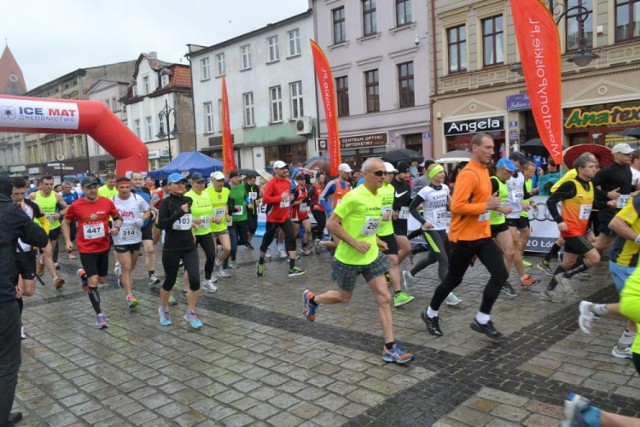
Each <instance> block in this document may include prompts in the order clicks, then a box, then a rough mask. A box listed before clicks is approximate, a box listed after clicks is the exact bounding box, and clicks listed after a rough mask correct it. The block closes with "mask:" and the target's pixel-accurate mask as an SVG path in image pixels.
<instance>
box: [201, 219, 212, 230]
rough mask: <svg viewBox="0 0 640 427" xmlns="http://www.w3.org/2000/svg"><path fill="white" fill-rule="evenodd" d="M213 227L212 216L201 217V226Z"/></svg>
mask: <svg viewBox="0 0 640 427" xmlns="http://www.w3.org/2000/svg"><path fill="white" fill-rule="evenodd" d="M209 227H211V217H209V216H203V217H202V218H200V228H209Z"/></svg>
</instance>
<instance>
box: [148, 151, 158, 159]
mask: <svg viewBox="0 0 640 427" xmlns="http://www.w3.org/2000/svg"><path fill="white" fill-rule="evenodd" d="M159 158H160V150H149V160H153V159H159Z"/></svg>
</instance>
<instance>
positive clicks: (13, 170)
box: [9, 165, 27, 173]
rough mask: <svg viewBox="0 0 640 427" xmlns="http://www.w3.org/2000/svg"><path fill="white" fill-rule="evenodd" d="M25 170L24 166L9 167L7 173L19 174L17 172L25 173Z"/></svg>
mask: <svg viewBox="0 0 640 427" xmlns="http://www.w3.org/2000/svg"><path fill="white" fill-rule="evenodd" d="M26 171H27V168H26V167H24V166H22V165H21V166H9V172H11V173H19V172H26Z"/></svg>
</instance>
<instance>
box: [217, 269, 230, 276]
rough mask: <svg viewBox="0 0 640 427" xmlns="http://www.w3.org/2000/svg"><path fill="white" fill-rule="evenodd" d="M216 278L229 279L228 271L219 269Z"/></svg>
mask: <svg viewBox="0 0 640 427" xmlns="http://www.w3.org/2000/svg"><path fill="white" fill-rule="evenodd" d="M218 277H224V278H227V277H231V274H229V270H227V269H224V268H221V269H220V270H219V271H218Z"/></svg>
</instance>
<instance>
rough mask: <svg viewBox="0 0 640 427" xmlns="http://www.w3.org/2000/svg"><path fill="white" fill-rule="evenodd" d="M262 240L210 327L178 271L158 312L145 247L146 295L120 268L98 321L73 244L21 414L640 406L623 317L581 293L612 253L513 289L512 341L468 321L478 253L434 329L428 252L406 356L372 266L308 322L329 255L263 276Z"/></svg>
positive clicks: (403, 333) (269, 418) (245, 421)
mask: <svg viewBox="0 0 640 427" xmlns="http://www.w3.org/2000/svg"><path fill="white" fill-rule="evenodd" d="M258 244H259V242H257V244H256V242H254V246H256V247H257V245H258ZM157 252H160V250H159V248H158V250H157ZM159 255H160V254H159V253H158V254H157V258H158V262H157V264H158V267H157V268H156V274H157V275H158V276H159V277H161V278H162V277H163V272H162V268H161V266H160V262H159V259H160V256H159ZM257 256H258V251H257V250H256V251H247V252H240V253H239V254H238V261H239V262H240V265H241V269H240V270H231V271H230V272H231V274H232V275H233V277H232V278H229V279H221V280H219V281H218V287H219V290H218V292H216V293H213V294H210V293H203V294H202V298H201V300H200V306H199V309H198V312H199V314H200V316H201V318H202V321H203V323H204V327H203V328H202V329H201V330H199V331H194V330H192V329H191V328H190V327H189V326H188V324H187V322H186V321H185V320H184V319H182V315H183V314H184V310H185V307H186V305H185V298H184V296H183V295H182V293H181V292H180V290H179V289H176V288H177V287H176V288H174V295H176V296H177V297H178V300H179V305H178V306H176V307H171V313H172V319H173V325H172V326H170V327H162V326H161V325H160V324H159V321H158V314H157V308H158V304H159V296H158V288H159V285H155V286H154V287H151V288H150V287H149V286H148V285H147V280H146V273H145V272H144V271H143V269H142V268H143V261H144V259H143V258H141V259H140V262H139V266H138V269H137V271H136V276H135V277H136V281H135V294H136V296H137V298H138V299H139V300H140V306H138V307H137V308H136V309H135V310H134V311H131V312H130V311H129V310H128V309H127V306H126V302H125V296H124V293H123V291H122V290H121V289H120V288H118V287H117V285H115V276H113V275H110V284H109V285H107V286H105V287H104V288H102V289H101V298H102V305H103V308H104V310H105V312H106V314H107V317H108V320H109V323H110V327H109V328H108V329H106V330H97V329H95V327H94V324H95V321H94V319H95V317H94V313H93V310H92V308H91V306H90V304H89V301H88V300H87V297H86V294H85V293H84V292H82V290H81V288H80V286H79V285H78V284H77V280H76V278H75V271H76V270H77V268H79V261H77V260H75V261H68V260H67V259H66V256H65V255H61V258H62V261H63V262H62V264H63V265H62V275H63V277H64V278H65V279H67V284H66V285H65V286H64V287H63V288H62V289H61V290H60V291H55V289H54V288H53V287H52V286H51V285H48V286H47V287H46V288H42V287H40V286H39V285H38V289H37V294H36V296H35V297H33V298H31V299H26V300H25V310H24V323H25V332H26V334H27V339H26V340H24V341H23V364H22V369H21V372H20V379H19V385H18V391H17V396H16V402H15V405H14V410H21V411H22V412H23V413H24V415H25V418H24V420H23V421H22V422H21V423H20V425H21V426H40V425H52V426H63V425H105V426H106V425H114V426H116V425H117V426H121V425H150V426H151V425H153V426H157V425H203V426H204V425H207V426H208V425H225V426H241V425H274V426H289V425H291V426H293V425H302V424H304V425H326V426H329V425H331V426H335V425H342V424H349V425H364V424H372V425H390V424H394V425H407V426H409V425H411V426H415V425H431V424H434V425H438V426H445V425H447V426H449V425H450V426H462V425H472V426H479V425H490V426H496V425H501V426H503V425H530V426H541V425H558V423H559V420H560V418H561V409H562V400H563V398H564V396H565V395H566V393H567V392H568V391H571V390H573V391H576V392H578V393H580V394H583V395H584V396H586V397H588V398H589V399H591V400H592V401H593V402H594V403H596V404H597V405H598V406H599V407H601V408H602V409H606V410H610V411H614V412H620V413H623V414H626V415H634V416H639V415H640V376H638V375H637V374H636V372H635V369H634V368H633V364H632V362H631V360H620V359H615V358H613V357H612V356H611V348H612V346H613V345H614V344H615V342H616V340H617V338H618V337H619V335H620V333H621V331H622V325H623V324H624V323H623V321H622V320H617V319H614V318H609V319H602V320H601V321H600V322H599V323H598V324H597V325H596V326H595V327H594V330H593V333H592V334H591V335H584V334H583V333H582V332H580V330H579V329H578V325H577V318H578V315H577V314H578V311H577V305H578V303H579V301H580V300H581V299H589V300H591V301H598V302H606V301H614V300H615V290H614V288H613V285H612V284H611V283H612V281H611V279H610V277H609V276H608V271H607V268H606V265H604V264H601V265H599V266H597V267H596V268H595V269H593V271H591V272H590V274H591V277H590V278H588V279H583V280H581V281H580V282H579V283H578V282H576V286H575V288H576V295H574V296H573V297H572V298H570V299H569V300H568V302H567V303H565V304H553V303H550V302H548V301H545V300H543V299H542V297H541V295H540V293H539V292H540V290H541V289H542V286H543V284H540V285H538V286H536V287H535V288H533V289H532V290H531V291H524V292H519V295H518V296H517V297H515V298H510V297H507V296H505V295H504V294H503V295H501V297H500V299H499V300H498V302H497V303H496V306H495V308H494V312H493V320H494V322H495V324H496V327H497V328H498V329H499V330H500V331H501V332H503V333H504V334H505V335H507V339H506V340H505V341H504V342H502V343H493V342H491V341H489V340H488V339H486V338H485V337H483V336H481V335H479V334H477V333H476V332H474V331H472V330H471V329H470V328H469V323H470V322H471V320H472V319H473V317H474V315H475V313H476V311H477V309H478V306H479V301H480V297H481V293H482V290H483V288H484V284H485V283H486V280H487V272H486V270H485V269H484V267H482V266H481V265H476V266H475V267H472V268H470V269H469V271H468V272H467V275H466V278H465V281H464V282H463V284H462V285H461V286H460V287H459V288H458V289H457V290H456V294H457V295H458V296H460V297H461V298H462V299H463V303H462V304H461V306H459V307H453V308H452V307H444V306H443V308H442V311H441V327H442V330H443V331H444V333H445V336H444V337H442V338H435V337H432V336H430V335H428V333H427V332H426V330H425V326H424V323H423V322H422V321H421V319H420V315H419V314H420V311H421V310H423V309H424V308H425V307H426V305H427V304H428V302H429V300H430V298H431V295H432V293H433V289H434V287H435V286H436V285H437V280H436V277H437V275H436V271H435V268H430V269H429V271H428V272H423V273H422V274H421V275H420V276H418V277H419V280H418V282H419V283H418V284H417V285H416V286H415V287H414V288H412V289H411V294H412V295H414V296H415V297H416V300H415V301H414V302H413V303H411V304H408V305H406V306H404V307H402V308H399V309H395V310H394V323H395V334H396V339H397V340H398V341H402V343H403V345H404V346H405V347H406V348H408V349H409V350H411V351H412V352H413V353H414V355H415V360H414V361H413V362H411V363H410V364H409V365H408V366H398V365H392V364H385V363H384V362H383V361H382V358H381V351H382V345H383V342H382V338H381V332H380V327H379V323H378V320H377V313H376V308H375V302H374V301H373V298H372V296H371V293H370V291H369V290H368V288H367V286H366V285H365V284H364V282H363V281H362V279H359V281H358V285H357V286H356V291H355V293H354V296H353V300H352V302H351V304H349V305H347V306H321V307H320V308H319V310H318V313H317V314H318V318H317V320H316V321H315V322H308V321H307V320H305V319H304V317H303V316H302V313H301V302H300V299H301V298H300V297H301V293H302V291H303V290H305V289H307V288H309V289H312V290H314V291H316V292H318V291H320V292H322V291H324V290H327V289H330V288H332V287H333V286H334V284H332V283H331V281H330V279H329V270H330V265H331V264H330V263H331V258H330V256H329V255H328V254H322V255H319V256H311V257H303V258H302V259H301V260H300V261H299V265H300V266H301V267H302V268H307V269H308V272H307V274H305V275H304V276H300V277H295V278H288V277H287V268H288V267H287V263H286V262H283V261H279V260H274V261H270V262H267V264H266V265H265V277H264V278H262V279H257V278H256V275H255V260H256V259H257ZM529 260H530V261H531V262H537V258H535V257H532V256H531V257H529ZM405 264H406V263H405ZM405 268H408V265H405ZM528 270H529V272H530V274H532V275H533V276H535V277H538V278H540V279H542V280H543V283H544V284H546V282H547V281H548V278H549V277H548V276H546V275H544V274H543V273H542V272H541V271H539V270H537V269H536V268H535V267H531V268H529V269H528ZM45 280H47V281H49V282H50V281H51V279H50V278H49V277H46V278H45ZM512 283H515V281H512Z"/></svg>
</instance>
